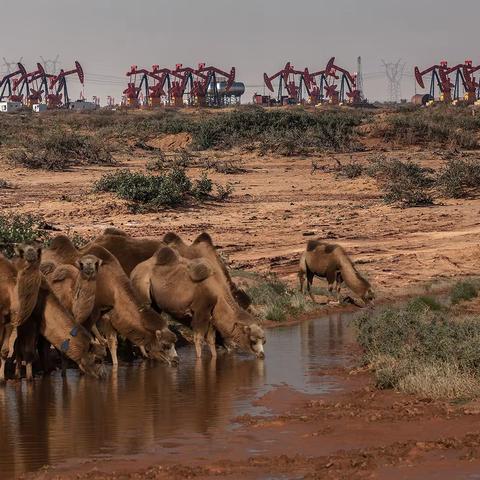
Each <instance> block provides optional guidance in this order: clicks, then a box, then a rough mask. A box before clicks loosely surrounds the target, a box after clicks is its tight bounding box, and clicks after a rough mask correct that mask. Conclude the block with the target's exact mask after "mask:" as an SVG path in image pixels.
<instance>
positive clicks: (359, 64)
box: [357, 57, 365, 100]
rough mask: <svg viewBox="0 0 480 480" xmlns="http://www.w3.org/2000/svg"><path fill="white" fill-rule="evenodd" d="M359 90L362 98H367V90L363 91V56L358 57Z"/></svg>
mask: <svg viewBox="0 0 480 480" xmlns="http://www.w3.org/2000/svg"><path fill="white" fill-rule="evenodd" d="M357 90H358V91H359V92H360V99H361V100H364V99H365V92H364V91H363V69H362V57H358V58H357Z"/></svg>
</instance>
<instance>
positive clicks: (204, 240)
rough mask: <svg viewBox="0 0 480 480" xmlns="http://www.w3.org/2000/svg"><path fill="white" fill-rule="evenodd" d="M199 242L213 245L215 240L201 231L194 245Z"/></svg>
mask: <svg viewBox="0 0 480 480" xmlns="http://www.w3.org/2000/svg"><path fill="white" fill-rule="evenodd" d="M199 243H206V244H208V245H210V246H212V247H213V240H212V237H211V236H210V235H209V234H208V233H207V232H203V233H201V234H200V235H199V236H198V237H197V238H196V239H195V240H194V241H193V245H198V244H199Z"/></svg>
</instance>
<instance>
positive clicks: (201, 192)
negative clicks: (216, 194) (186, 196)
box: [192, 172, 213, 200]
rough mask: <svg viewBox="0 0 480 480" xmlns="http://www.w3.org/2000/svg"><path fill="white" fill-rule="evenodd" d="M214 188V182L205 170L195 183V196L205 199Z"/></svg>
mask: <svg viewBox="0 0 480 480" xmlns="http://www.w3.org/2000/svg"><path fill="white" fill-rule="evenodd" d="M212 190H213V182H212V181H211V180H210V178H208V175H207V174H206V173H205V172H204V173H203V174H202V176H201V177H200V178H199V179H198V180H195V184H194V186H193V190H192V193H193V196H194V197H195V198H198V199H199V200H204V199H205V198H208V197H209V195H210V193H211V192H212Z"/></svg>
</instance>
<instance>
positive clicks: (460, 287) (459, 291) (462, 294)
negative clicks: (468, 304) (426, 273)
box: [450, 281, 479, 305]
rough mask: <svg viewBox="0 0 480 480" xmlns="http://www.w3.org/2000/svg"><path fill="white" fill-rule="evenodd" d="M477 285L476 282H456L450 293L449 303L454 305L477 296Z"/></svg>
mask: <svg viewBox="0 0 480 480" xmlns="http://www.w3.org/2000/svg"><path fill="white" fill-rule="evenodd" d="M478 291H479V284H478V283H477V282H469V281H462V282H457V283H456V284H455V285H454V286H453V288H452V291H451V292H450V301H451V302H452V305H456V304H457V303H460V302H462V301H466V300H471V299H472V298H475V297H476V296H477V295H478Z"/></svg>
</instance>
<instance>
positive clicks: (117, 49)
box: [0, 0, 480, 100]
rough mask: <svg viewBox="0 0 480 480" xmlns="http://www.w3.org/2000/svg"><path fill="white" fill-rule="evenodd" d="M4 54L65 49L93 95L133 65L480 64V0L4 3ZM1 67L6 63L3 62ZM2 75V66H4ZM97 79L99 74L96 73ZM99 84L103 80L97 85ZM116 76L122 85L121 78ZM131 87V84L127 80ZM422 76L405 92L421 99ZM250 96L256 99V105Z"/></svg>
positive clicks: (29, 58) (253, 80) (380, 82)
mask: <svg viewBox="0 0 480 480" xmlns="http://www.w3.org/2000/svg"><path fill="white" fill-rule="evenodd" d="M0 4H1V5H2V10H1V11H2V19H3V21H2V26H1V28H0V58H1V57H3V56H4V57H6V58H7V59H11V60H15V59H18V57H21V56H23V58H24V63H25V65H26V67H27V68H30V67H32V66H33V65H34V62H36V61H37V60H39V56H40V55H42V56H43V57H45V58H49V57H50V58H54V57H55V55H56V54H57V53H58V54H60V59H61V61H62V66H63V67H65V68H71V65H73V61H74V60H75V59H78V60H79V61H80V62H81V63H82V65H83V66H84V69H85V71H86V73H87V77H88V76H89V74H91V75H92V77H91V78H90V80H91V81H90V82H88V83H87V86H86V94H87V96H88V97H91V96H92V95H95V94H98V95H100V96H102V97H105V96H106V95H108V94H113V95H115V96H116V97H117V99H119V95H120V92H121V90H122V88H121V81H122V80H120V79H117V80H116V82H115V83H114V82H113V81H112V83H111V84H108V82H107V81H105V80H106V79H100V77H98V76H96V75H99V74H108V75H114V76H118V77H123V75H124V74H125V72H126V71H127V70H128V69H129V66H130V65H131V64H137V65H139V66H146V67H150V66H151V65H152V64H155V63H158V64H160V65H161V66H168V67H173V66H174V65H175V63H183V64H184V65H196V64H197V63H198V62H201V61H206V62H207V63H210V64H215V65H217V66H219V67H222V68H225V69H229V68H230V67H231V66H236V67H237V79H238V80H241V81H244V82H245V83H247V84H250V85H252V84H253V85H259V84H262V83H263V81H262V77H263V72H264V71H266V72H268V73H273V72H274V71H277V70H279V69H280V68H281V67H282V66H283V65H284V64H285V62H286V61H288V60H289V61H291V62H292V63H293V65H295V66H296V67H299V68H304V67H305V66H308V67H309V68H311V69H313V68H318V67H323V66H324V65H325V64H326V62H327V60H328V58H330V57H331V56H336V58H337V63H338V64H339V65H342V66H345V67H346V68H349V69H351V70H352V71H353V70H355V64H356V58H357V56H358V55H361V56H362V59H363V65H364V72H365V73H369V72H379V71H381V70H382V68H381V59H382V58H384V59H385V60H395V59H397V58H399V57H401V58H403V59H404V60H405V61H406V62H407V65H408V66H407V72H408V73H409V74H411V71H412V66H413V65H415V64H419V65H420V66H426V65H431V64H433V63H434V62H437V61H439V60H441V59H442V58H446V59H448V60H449V62H450V63H452V64H453V63H454V62H455V63H456V62H460V61H463V60H464V59H465V58H467V57H471V58H473V60H474V62H476V63H478V62H480V41H479V36H478V18H479V17H480V1H479V0H458V1H456V2H452V1H451V0H448V1H447V0H416V1H411V0H403V1H400V0H335V1H334V0H296V1H292V0H263V1H261V0H170V1H165V0H137V1H134V0H27V1H26V2H11V1H9V0H0ZM0 63H2V62H1V61H0ZM0 69H2V67H1V66H0ZM93 75H95V77H93ZM94 79H95V81H94ZM112 80H113V79H112ZM125 82H126V80H125ZM413 85H414V82H413V79H412V78H411V77H410V78H406V79H405V81H404V83H403V92H402V93H403V96H404V97H408V96H410V95H411V94H412V93H413ZM365 90H366V93H367V96H368V97H370V98H372V99H377V98H379V99H383V98H385V96H386V94H387V89H386V81H385V80H384V79H382V78H371V79H368V78H367V79H366V80H365ZM247 100H249V98H248V99H247Z"/></svg>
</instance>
